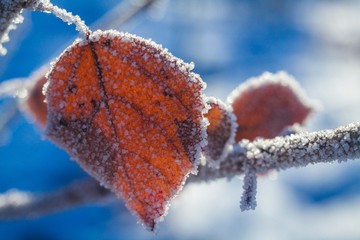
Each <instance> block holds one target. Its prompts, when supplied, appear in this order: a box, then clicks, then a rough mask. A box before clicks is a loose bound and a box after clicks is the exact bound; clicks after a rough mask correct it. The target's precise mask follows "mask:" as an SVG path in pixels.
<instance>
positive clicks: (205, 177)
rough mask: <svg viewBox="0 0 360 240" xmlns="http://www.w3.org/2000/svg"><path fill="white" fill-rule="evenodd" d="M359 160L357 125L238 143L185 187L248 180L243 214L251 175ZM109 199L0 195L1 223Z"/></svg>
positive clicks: (79, 186)
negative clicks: (243, 177)
mask: <svg viewBox="0 0 360 240" xmlns="http://www.w3.org/2000/svg"><path fill="white" fill-rule="evenodd" d="M355 158H360V123H354V124H350V125H348V126H343V127H339V128H337V129H335V130H324V131H318V132H312V133H308V132H303V133H298V134H294V135H290V136H285V137H276V138H274V139H257V140H255V141H253V142H250V141H247V140H243V141H241V142H239V143H237V144H234V145H233V149H232V151H231V152H230V153H229V156H228V157H227V158H226V159H225V160H224V161H223V162H221V163H220V165H219V168H217V169H215V168H209V167H208V166H206V165H205V166H200V167H199V173H198V174H197V175H192V176H191V177H190V178H189V179H188V181H187V182H188V183H189V182H202V181H210V180H216V179H219V178H225V177H226V178H232V177H234V176H238V175H242V174H248V171H249V169H250V170H251V171H250V175H249V176H248V178H249V179H248V180H249V181H248V183H247V184H246V185H244V187H245V195H244V196H243V199H242V204H243V205H244V206H243V207H244V210H246V209H253V208H254V207H255V205H253V203H251V202H252V201H254V199H255V193H256V189H255V188H254V187H252V186H250V185H252V184H255V185H256V179H255V177H254V176H253V175H251V174H252V173H254V172H255V173H264V172H267V171H269V170H271V169H276V170H285V169H288V168H293V167H305V166H307V165H308V164H316V163H320V162H332V161H336V160H337V161H339V162H342V161H346V160H350V159H355ZM113 196H114V195H113V194H112V193H111V192H110V191H109V190H107V189H105V188H103V187H101V186H100V185H99V183H97V182H96V181H95V180H88V181H84V182H79V183H75V184H73V185H70V186H67V187H65V188H64V189H62V190H59V191H55V192H53V193H49V194H45V195H43V196H35V195H32V194H29V193H24V192H19V191H9V192H7V193H5V194H3V195H0V219H2V220H6V219H14V218H25V217H35V216H41V215H45V214H48V213H53V212H57V211H62V210H65V209H69V208H73V207H77V206H80V205H82V204H89V203H93V202H99V201H102V200H105V199H108V198H112V197H113Z"/></svg>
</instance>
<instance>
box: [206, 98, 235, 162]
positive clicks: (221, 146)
mask: <svg viewBox="0 0 360 240" xmlns="http://www.w3.org/2000/svg"><path fill="white" fill-rule="evenodd" d="M207 103H208V104H209V106H210V109H209V111H208V112H207V113H206V115H205V117H206V118H207V119H208V120H209V126H208V127H207V130H206V132H207V134H208V138H207V140H208V145H206V146H205V147H204V155H205V157H206V160H207V162H208V164H209V165H210V166H212V167H218V166H219V163H220V162H221V161H223V160H224V159H225V158H226V157H227V154H228V152H229V148H230V147H231V145H232V144H233V143H234V139H235V131H236V126H237V125H236V118H235V115H234V114H233V112H232V109H231V107H230V106H227V105H226V104H225V103H223V102H222V101H221V100H219V99H216V98H208V99H207Z"/></svg>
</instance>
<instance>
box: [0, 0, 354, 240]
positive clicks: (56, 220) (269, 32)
mask: <svg viewBox="0 0 360 240" xmlns="http://www.w3.org/2000/svg"><path fill="white" fill-rule="evenodd" d="M53 3H54V4H56V5H58V6H60V7H63V8H65V9H66V10H68V11H70V12H73V13H74V14H78V15H80V16H81V18H82V19H83V20H84V21H85V22H86V23H87V24H88V25H90V26H92V25H93V24H96V25H97V26H100V27H101V28H102V29H108V28H109V26H107V24H106V23H105V20H104V16H105V15H106V14H107V13H108V12H109V11H110V10H112V9H114V8H115V7H116V6H117V5H118V4H123V3H124V2H122V1H115V0H108V1H96V0H93V1H85V0H77V1H61V0H57V1H53ZM125 3H126V4H127V5H129V2H125ZM130 3H133V4H134V3H136V1H135V0H133V1H130ZM24 17H25V21H24V23H23V24H21V25H18V29H17V30H15V31H12V32H11V34H10V39H11V41H10V42H9V43H6V44H5V47H6V48H7V49H8V54H7V55H6V56H4V57H1V58H0V81H5V80H7V79H11V78H18V77H27V76H29V75H30V74H31V73H32V72H33V71H34V70H36V69H38V68H39V67H41V66H43V65H44V64H48V63H49V62H50V61H51V60H52V59H54V58H55V57H56V56H57V55H58V54H60V53H61V52H62V51H63V49H64V48H65V47H66V46H67V45H69V44H70V43H71V42H72V41H73V40H74V39H75V37H77V32H76V31H75V28H74V26H68V25H67V24H66V23H64V22H62V21H61V20H59V19H57V18H56V17H54V16H52V15H49V14H45V13H38V12H29V11H24ZM359 22H360V1H356V0H342V1H324V0H323V1H321V0H320V1H291V0H242V1H238V0H207V1H200V0H191V1H190V0H168V1H164V0H161V1H157V2H156V4H154V5H152V6H151V7H150V8H149V9H147V10H146V11H143V12H141V13H140V14H138V15H136V16H135V17H134V18H132V19H131V20H130V21H128V22H127V23H126V24H123V25H121V26H118V27H117V29H119V30H123V31H129V32H131V33H134V34H137V35H139V36H142V37H144V38H151V39H153V40H154V41H156V42H157V43H160V44H162V45H163V46H164V47H166V48H168V49H169V51H170V52H172V53H173V54H174V55H175V56H177V57H180V58H182V59H183V60H185V61H187V62H191V61H193V62H194V63H195V70H194V71H195V72H197V73H199V74H200V75H201V76H202V78H203V80H204V81H205V82H206V83H207V85H208V87H207V90H206V94H207V95H209V96H216V97H218V98H221V99H222V100H226V97H227V95H228V94H229V93H230V92H231V90H232V89H233V88H235V87H236V86H237V85H238V84H240V83H241V82H242V81H244V80H246V79H247V78H249V77H253V76H258V75H260V74H261V73H262V72H264V71H272V72H276V71H279V70H286V71H288V72H289V73H290V74H292V75H294V76H295V78H296V79H297V80H298V81H299V82H300V83H301V85H302V86H303V87H304V88H305V90H306V91H307V92H308V95H309V96H311V97H312V98H315V99H317V100H319V102H321V104H322V108H321V109H320V110H319V112H318V113H316V114H315V115H314V116H313V118H312V119H311V120H310V121H309V122H308V125H307V128H308V129H309V130H319V129H324V128H334V127H337V126H339V125H345V124H348V123H350V122H355V121H359V119H360V108H359V107H358V103H359V102H360V94H358V92H359V89H360V68H359V64H360V47H359V46H360V45H359V43H360V24H359ZM93 30H95V29H93ZM9 101H11V100H0V114H4V113H5V112H6V107H7V106H8V104H9ZM1 118H4V116H1V115H0V119H1ZM0 122H1V121H0ZM359 170H360V163H359V162H357V161H351V162H347V163H343V164H341V165H338V164H337V163H335V164H319V165H317V166H309V167H307V168H304V169H293V170H289V171H285V172H280V173H272V174H270V175H269V176H267V177H264V178H262V179H260V180H259V184H258V186H259V188H258V208H257V209H256V210H255V211H251V212H246V213H242V212H241V211H240V209H239V200H240V196H241V192H242V182H241V179H240V178H239V179H237V178H235V179H233V180H232V181H225V180H219V181H216V182H211V183H207V184H205V183H204V184H192V185H188V186H186V187H185V189H184V190H183V191H182V192H181V194H180V195H179V196H178V197H177V198H176V199H175V200H174V201H173V204H172V206H171V208H170V211H169V214H168V215H167V216H166V217H165V221H164V222H162V223H161V224H160V227H159V231H158V233H157V234H155V235H154V234H152V233H149V232H147V231H145V230H144V229H143V228H142V227H141V226H140V225H139V224H137V223H136V219H135V217H134V216H132V215H131V214H130V213H129V212H128V211H127V210H126V209H125V207H124V206H123V204H122V202H121V201H115V202H110V203H103V204H93V205H88V206H83V207H79V208H76V209H72V210H68V211H65V212H62V213H56V214H51V215H49V216H44V217H41V218H37V219H31V220H16V221H8V222H0V236H1V237H0V239H14V240H25V239H26V240H31V239H34V240H35V239H39V240H42V239H55V240H63V239H205V238H206V239H220V238H221V239H360V228H359V227H358V223H359V222H360V217H359V216H360V175H359ZM84 178H87V175H86V174H85V173H84V172H83V171H82V170H81V169H80V168H79V167H78V166H77V165H76V164H75V163H74V162H73V161H71V160H69V157H68V156H67V154H66V153H64V152H63V151H62V150H60V149H58V148H57V147H56V146H54V145H53V144H51V143H50V142H48V141H47V140H46V139H44V138H43V136H42V132H41V130H40V129H39V128H37V126H36V125H34V124H32V123H31V121H29V117H27V116H25V115H24V114H22V113H18V114H17V115H16V116H15V117H14V118H13V119H12V121H11V123H10V124H8V125H7V127H6V128H4V129H3V130H2V131H1V132H0V192H5V191H7V190H9V189H12V188H16V189H19V190H24V191H32V192H36V193H42V192H47V191H51V190H54V189H58V188H61V187H62V186H64V185H67V184H69V183H72V182H74V181H76V180H79V179H84Z"/></svg>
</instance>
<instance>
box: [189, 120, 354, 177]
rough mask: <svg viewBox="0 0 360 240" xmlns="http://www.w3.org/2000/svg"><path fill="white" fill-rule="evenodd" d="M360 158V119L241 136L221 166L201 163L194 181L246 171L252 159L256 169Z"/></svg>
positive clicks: (262, 170)
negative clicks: (273, 135)
mask: <svg viewBox="0 0 360 240" xmlns="http://www.w3.org/2000/svg"><path fill="white" fill-rule="evenodd" d="M356 158H360V122H357V123H352V124H349V125H347V126H342V127H339V128H337V129H334V130H323V131H318V132H311V133H309V132H302V133H299V134H293V135H290V136H284V137H281V136H279V137H276V138H274V139H256V140H254V141H253V142H250V141H249V140H242V141H240V142H239V143H237V144H235V145H234V147H233V151H232V152H231V153H230V154H229V156H228V157H227V158H226V159H225V161H223V162H222V163H221V164H220V166H219V169H212V168H208V167H207V166H201V167H200V168H199V174H198V175H197V176H192V177H191V178H190V179H189V180H190V181H193V182H198V181H204V180H214V179H218V178H224V177H227V178H232V177H234V176H237V175H241V174H244V173H245V170H246V168H245V166H244V164H245V163H246V162H249V163H251V166H252V167H253V169H254V171H255V172H256V173H265V172H267V171H269V170H271V169H276V170H285V169H288V168H293V167H305V166H307V165H309V164H315V163H320V162H333V161H338V162H342V161H346V160H350V159H356Z"/></svg>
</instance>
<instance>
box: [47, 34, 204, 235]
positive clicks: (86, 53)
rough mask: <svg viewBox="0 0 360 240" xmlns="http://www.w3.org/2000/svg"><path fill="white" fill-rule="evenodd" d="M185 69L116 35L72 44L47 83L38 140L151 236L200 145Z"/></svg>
mask: <svg viewBox="0 0 360 240" xmlns="http://www.w3.org/2000/svg"><path fill="white" fill-rule="evenodd" d="M192 67H193V66H192V65H189V64H186V63H184V62H182V61H181V60H180V59H177V58H175V57H174V56H172V55H171V54H170V53H168V52H167V51H166V50H164V49H163V48H161V47H160V46H159V45H156V44H155V43H153V42H151V41H148V40H145V39H142V38H140V37H137V36H134V35H130V34H124V33H119V32H116V31H106V32H102V31H96V32H94V33H93V34H91V35H90V36H89V38H88V39H86V40H77V41H75V42H74V43H73V44H72V45H71V46H70V47H69V48H67V49H66V50H65V51H64V52H63V53H62V54H61V56H60V57H59V58H58V60H57V61H56V62H55V63H54V65H53V67H52V70H51V71H50V73H49V75H48V83H49V84H48V88H47V90H46V100H47V103H48V123H47V126H46V135H47V136H48V137H49V138H50V139H51V140H52V141H53V142H55V143H56V144H57V145H59V146H60V147H62V148H63V149H65V150H66V151H67V152H68V153H69V154H70V155H71V157H72V158H74V159H75V160H76V161H77V162H78V163H79V164H80V165H81V166H82V167H83V168H84V169H85V170H86V171H87V172H88V173H89V174H90V175H92V176H93V177H95V178H96V179H97V180H99V181H100V183H101V184H102V185H104V186H105V187H107V188H109V189H111V190H112V191H113V192H115V193H116V194H117V195H118V196H119V197H121V198H122V199H123V200H124V201H125V203H126V206H127V207H128V208H129V209H131V210H132V211H133V212H134V213H135V214H136V215H137V216H138V217H139V219H140V221H141V222H142V223H144V224H145V225H146V227H147V228H148V229H150V230H153V229H154V227H155V225H156V223H157V222H158V221H159V220H160V218H162V216H164V215H165V214H166V211H167V208H168V205H169V201H170V200H171V199H172V198H173V197H174V196H175V195H176V194H177V193H178V191H179V190H180V189H181V187H182V185H183V183H184V181H185V180H186V178H187V176H188V174H189V173H190V172H196V167H197V165H198V163H199V161H200V157H201V149H202V147H204V145H205V144H206V128H205V122H204V120H203V112H204V111H205V103H204V100H203V95H202V90H203V89H204V87H205V84H204V83H203V82H202V80H201V79H200V77H199V76H198V75H196V74H194V73H192V72H191V70H192Z"/></svg>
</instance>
